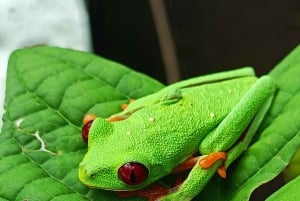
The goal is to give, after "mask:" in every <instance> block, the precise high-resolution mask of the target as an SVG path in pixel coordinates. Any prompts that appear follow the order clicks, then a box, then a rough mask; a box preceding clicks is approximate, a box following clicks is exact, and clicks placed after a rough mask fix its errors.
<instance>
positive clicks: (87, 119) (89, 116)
mask: <svg viewBox="0 0 300 201" xmlns="http://www.w3.org/2000/svg"><path fill="white" fill-rule="evenodd" d="M95 119H96V115H94V114H86V115H84V117H83V120H82V122H83V125H85V124H87V123H88V122H90V121H93V120H95Z"/></svg>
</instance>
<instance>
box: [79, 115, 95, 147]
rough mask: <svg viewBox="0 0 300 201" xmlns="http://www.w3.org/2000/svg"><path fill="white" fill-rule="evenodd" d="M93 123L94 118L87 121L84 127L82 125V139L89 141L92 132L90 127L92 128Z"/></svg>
mask: <svg viewBox="0 0 300 201" xmlns="http://www.w3.org/2000/svg"><path fill="white" fill-rule="evenodd" d="M92 123H93V120H91V121H89V122H87V123H86V124H85V125H84V126H83V127H82V130H81V136H82V139H83V141H84V142H86V143H87V142H88V137H89V132H90V128H91V125H92Z"/></svg>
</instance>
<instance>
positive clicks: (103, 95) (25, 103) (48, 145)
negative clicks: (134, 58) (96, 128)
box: [0, 46, 163, 201]
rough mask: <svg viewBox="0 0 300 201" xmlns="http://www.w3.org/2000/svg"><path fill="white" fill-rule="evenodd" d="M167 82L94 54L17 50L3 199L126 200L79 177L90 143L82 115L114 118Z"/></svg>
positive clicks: (4, 142) (3, 139)
mask: <svg viewBox="0 0 300 201" xmlns="http://www.w3.org/2000/svg"><path fill="white" fill-rule="evenodd" d="M162 87H163V85H162V84H160V83H159V82H157V81H155V80H153V79H151V78H149V77H147V76H145V75H142V74H140V73H137V72H134V71H132V70H130V69H128V68H126V67H124V66H122V65H120V64H117V63H114V62H111V61H108V60H106V59H103V58H100V57H97V56H94V55H92V54H89V53H84V52H79V51H74V50H68V49H61V48H55V47H46V46H45V47H35V48H28V49H22V50H18V51H15V52H14V53H13V54H12V56H11V57H10V60H9V65H8V73H7V87H6V100H5V111H6V112H5V114H4V116H3V123H4V124H3V128H2V131H1V135H0V200H30V201H34V200H37V201H42V200H118V197H117V196H116V195H115V193H113V192H109V191H101V190H92V189H89V188H87V187H85V186H84V185H82V184H81V183H80V182H79V180H78V178H77V167H78V164H79V162H80V161H81V159H82V157H83V155H84V153H85V152H86V148H87V145H86V144H84V143H83V142H82V139H81V126H82V123H81V121H82V118H83V116H84V115H85V114H86V113H94V114H96V115H97V116H102V117H108V116H109V115H111V114H113V113H116V112H118V111H119V110H120V105H121V104H122V103H127V102H128V100H129V99H132V98H134V99H136V98H139V97H142V96H145V95H147V94H150V93H153V92H155V91H157V90H159V89H161V88H162ZM130 200H140V199H137V198H131V199H130Z"/></svg>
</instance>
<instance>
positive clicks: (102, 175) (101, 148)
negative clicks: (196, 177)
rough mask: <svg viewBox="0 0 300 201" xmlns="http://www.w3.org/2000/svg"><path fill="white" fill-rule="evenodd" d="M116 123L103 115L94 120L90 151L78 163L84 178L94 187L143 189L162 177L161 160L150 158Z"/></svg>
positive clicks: (81, 175)
mask: <svg viewBox="0 0 300 201" xmlns="http://www.w3.org/2000/svg"><path fill="white" fill-rule="evenodd" d="M116 127H117V126H115V123H110V122H108V121H107V120H105V119H102V118H96V119H95V120H94V122H93V124H92V125H91V128H90V131H89V139H88V152H87V153H86V155H85V157H84V159H83V161H82V162H81V163H80V165H79V179H80V180H81V182H82V183H84V184H85V185H87V186H90V187H92V188H101V189H107V190H119V191H122V190H136V189H141V188H143V187H145V186H148V185H149V184H151V183H153V182H154V181H155V180H157V179H158V178H159V177H161V174H164V171H163V170H162V168H161V164H153V163H156V162H153V160H151V161H149V160H150V159H149V158H148V157H147V154H149V153H147V148H145V147H143V146H139V145H137V143H135V142H134V140H132V139H130V138H126V137H123V138H122V137H120V135H118V134H119V133H120V132H121V131H120V130H119V129H118V128H116ZM122 132H123V131H122ZM132 143H134V144H132ZM145 149H146V150H145ZM158 162H159V160H158Z"/></svg>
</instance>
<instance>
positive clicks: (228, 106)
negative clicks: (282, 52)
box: [79, 67, 276, 200]
mask: <svg viewBox="0 0 300 201" xmlns="http://www.w3.org/2000/svg"><path fill="white" fill-rule="evenodd" d="M275 90H276V84H275V82H274V81H273V80H272V78H270V77H269V76H262V77H261V78H257V77H256V76H255V74H254V72H253V69H252V68H250V67H245V68H241V69H238V70H232V71H227V72H221V73H216V74H211V75H206V76H200V77H196V78H191V79H188V80H184V81H180V82H177V83H174V84H171V85H169V86H168V87H165V88H164V89H162V90H160V91H159V92H157V93H155V94H151V95H148V96H146V97H143V98H140V99H137V100H135V101H132V102H130V103H129V104H128V105H127V107H124V110H123V111H122V112H121V113H118V114H115V115H113V116H111V117H109V118H107V119H104V118H100V117H97V118H96V117H94V116H92V115H88V116H86V117H85V118H84V123H85V126H84V130H85V131H84V132H85V133H88V152H87V153H86V155H85V157H84V159H83V161H82V162H81V163H80V165H79V179H80V180H81V182H82V183H84V184H85V185H87V186H89V187H92V188H100V189H107V190H113V191H130V192H135V193H136V194H137V195H140V196H145V197H148V198H149V200H191V199H192V198H193V197H195V196H196V195H197V194H198V193H199V192H200V191H201V190H202V189H203V188H204V187H205V185H206V184H207V182H208V181H209V180H210V178H211V177H212V175H213V174H215V172H218V173H219V175H220V176H221V177H223V178H226V168H227V167H228V166H229V165H230V164H231V163H232V162H233V161H234V160H235V159H236V158H238V156H239V155H240V154H241V153H242V152H243V151H244V150H245V149H246V148H247V146H248V145H249V143H250V142H251V140H252V138H253V136H254V135H255V133H256V131H257V129H258V126H259V124H260V122H261V121H262V120H263V118H264V116H265V114H266V112H267V110H268V108H269V106H270V105H271V102H272V98H273V94H274V92H275ZM241 136H242V137H241ZM195 155H198V156H195ZM188 169H190V172H189V174H188V176H187V178H186V179H185V180H184V181H182V182H180V183H179V184H177V185H176V186H174V187H173V188H171V189H164V188H161V187H153V189H152V190H143V189H144V188H145V187H147V186H150V185H151V184H152V185H153V183H155V182H156V181H158V180H159V179H161V178H162V177H164V176H166V175H168V174H170V173H174V172H180V171H186V170H188ZM141 189H142V190H141Z"/></svg>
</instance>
